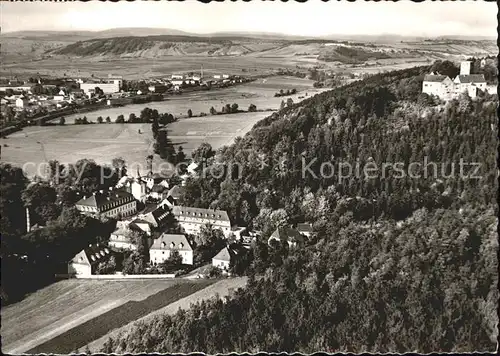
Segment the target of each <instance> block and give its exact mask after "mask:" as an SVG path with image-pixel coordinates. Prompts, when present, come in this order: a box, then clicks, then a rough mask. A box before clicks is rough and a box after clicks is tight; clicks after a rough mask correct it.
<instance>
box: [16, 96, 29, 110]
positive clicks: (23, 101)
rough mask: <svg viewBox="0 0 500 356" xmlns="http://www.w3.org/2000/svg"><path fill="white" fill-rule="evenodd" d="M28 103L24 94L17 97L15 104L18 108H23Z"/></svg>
mask: <svg viewBox="0 0 500 356" xmlns="http://www.w3.org/2000/svg"><path fill="white" fill-rule="evenodd" d="M28 105H29V100H28V98H26V97H25V96H23V95H21V96H20V97H19V98H17V99H16V106H17V107H18V108H25V107H27V106H28Z"/></svg>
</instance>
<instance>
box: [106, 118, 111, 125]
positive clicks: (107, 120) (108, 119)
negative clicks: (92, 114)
mask: <svg viewBox="0 0 500 356" xmlns="http://www.w3.org/2000/svg"><path fill="white" fill-rule="evenodd" d="M106 122H107V123H108V124H109V123H110V122H111V118H110V117H109V116H107V117H106Z"/></svg>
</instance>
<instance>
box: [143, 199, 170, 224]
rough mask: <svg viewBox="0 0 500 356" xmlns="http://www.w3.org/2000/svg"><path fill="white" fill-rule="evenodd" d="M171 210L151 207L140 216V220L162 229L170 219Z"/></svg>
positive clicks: (162, 207)
mask: <svg viewBox="0 0 500 356" xmlns="http://www.w3.org/2000/svg"><path fill="white" fill-rule="evenodd" d="M169 214H170V210H169V209H168V208H167V207H165V206H157V205H154V204H153V205H150V206H148V207H146V208H145V209H144V210H143V211H142V212H141V213H139V214H138V219H141V220H143V221H145V222H147V223H149V224H150V225H151V226H152V227H153V228H155V229H156V228H161V227H162V226H163V225H164V224H165V223H166V222H167V219H168V216H169Z"/></svg>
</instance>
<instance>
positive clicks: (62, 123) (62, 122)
mask: <svg viewBox="0 0 500 356" xmlns="http://www.w3.org/2000/svg"><path fill="white" fill-rule="evenodd" d="M65 123H66V119H65V118H64V116H63V117H61V118H60V119H59V125H61V126H62V125H64V124H65Z"/></svg>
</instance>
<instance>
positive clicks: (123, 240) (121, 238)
mask: <svg viewBox="0 0 500 356" xmlns="http://www.w3.org/2000/svg"><path fill="white" fill-rule="evenodd" d="M129 225H130V223H129V222H128V221H117V223H116V228H115V230H114V231H113V232H112V233H111V236H110V237H109V242H108V245H109V246H111V247H115V248H117V249H123V250H136V249H137V246H136V245H135V244H134V243H133V242H132V241H131V240H130V238H129V237H130V234H131V233H132V231H133V230H132V229H131V228H130V226H129Z"/></svg>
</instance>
